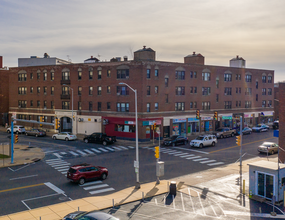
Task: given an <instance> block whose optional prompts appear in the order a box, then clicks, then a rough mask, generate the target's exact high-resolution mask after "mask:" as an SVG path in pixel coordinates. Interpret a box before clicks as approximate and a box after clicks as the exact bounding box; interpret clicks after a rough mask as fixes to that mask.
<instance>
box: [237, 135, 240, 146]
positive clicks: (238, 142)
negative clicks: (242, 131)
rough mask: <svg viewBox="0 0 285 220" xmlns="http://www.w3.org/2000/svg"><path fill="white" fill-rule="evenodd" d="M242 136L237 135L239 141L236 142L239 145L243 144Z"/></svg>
mask: <svg viewBox="0 0 285 220" xmlns="http://www.w3.org/2000/svg"><path fill="white" fill-rule="evenodd" d="M240 138H241V136H237V140H236V141H237V142H236V144H237V145H238V146H240V145H241V139H240Z"/></svg>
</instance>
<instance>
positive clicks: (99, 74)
mask: <svg viewBox="0 0 285 220" xmlns="http://www.w3.org/2000/svg"><path fill="white" fill-rule="evenodd" d="M97 73H98V79H101V78H102V70H98V71H97Z"/></svg>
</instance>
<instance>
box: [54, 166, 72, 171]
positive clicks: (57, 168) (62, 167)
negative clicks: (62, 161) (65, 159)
mask: <svg viewBox="0 0 285 220" xmlns="http://www.w3.org/2000/svg"><path fill="white" fill-rule="evenodd" d="M65 168H69V166H61V167H54V169H56V170H60V169H65Z"/></svg>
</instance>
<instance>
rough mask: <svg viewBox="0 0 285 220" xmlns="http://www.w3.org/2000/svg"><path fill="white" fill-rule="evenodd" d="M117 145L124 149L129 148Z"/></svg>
mask: <svg viewBox="0 0 285 220" xmlns="http://www.w3.org/2000/svg"><path fill="white" fill-rule="evenodd" d="M118 147H120V148H123V149H125V150H129V149H128V148H127V147H124V146H118Z"/></svg>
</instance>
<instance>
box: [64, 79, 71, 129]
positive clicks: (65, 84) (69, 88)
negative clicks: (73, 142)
mask: <svg viewBox="0 0 285 220" xmlns="http://www.w3.org/2000/svg"><path fill="white" fill-rule="evenodd" d="M63 85H64V86H67V87H68V88H69V89H71V94H72V103H71V105H72V113H71V114H72V118H71V133H72V134H73V88H71V87H70V86H69V85H66V84H63Z"/></svg>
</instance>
